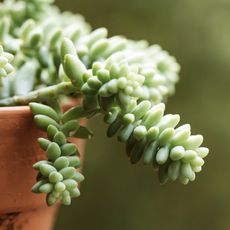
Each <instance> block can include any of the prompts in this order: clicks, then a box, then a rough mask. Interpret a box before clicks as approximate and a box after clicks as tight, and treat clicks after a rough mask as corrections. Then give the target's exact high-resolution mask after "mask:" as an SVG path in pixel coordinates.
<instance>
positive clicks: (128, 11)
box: [55, 0, 230, 230]
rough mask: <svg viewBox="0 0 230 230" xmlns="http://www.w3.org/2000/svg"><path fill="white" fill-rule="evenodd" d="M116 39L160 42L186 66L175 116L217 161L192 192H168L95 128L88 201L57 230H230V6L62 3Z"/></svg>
mask: <svg viewBox="0 0 230 230" xmlns="http://www.w3.org/2000/svg"><path fill="white" fill-rule="evenodd" d="M57 3H58V5H59V6H60V7H61V8H62V9H63V10H72V11H74V12H79V13H80V14H83V15H84V16H85V18H86V20H87V21H88V22H90V23H91V25H92V27H93V28H97V27H101V26H104V27H107V28H108V29H109V32H110V35H117V34H123V35H126V36H127V37H129V38H132V39H146V40H148V41H149V42H150V43H158V44H160V45H162V47H163V48H164V49H166V50H168V51H169V52H170V53H171V54H172V55H174V56H175V57H176V58H177V60H178V62H179V63H180V64H181V67H182V70H181V74H180V76H181V81H180V83H179V84H178V85H177V93H176V95H175V96H173V97H171V98H170V99H169V103H168V105H167V112H169V113H179V114H180V115H181V120H182V123H187V122H188V123H190V124H191V125H192V130H193V133H201V134H203V135H204V136H205V145H206V146H208V147H209V148H210V150H211V151H210V155H209V157H208V158H207V159H206V164H205V166H204V169H203V171H202V173H201V174H199V175H198V177H197V179H196V181H195V182H193V183H191V184H189V185H188V186H183V185H180V184H179V183H173V184H167V185H164V186H160V185H159V183H158V181H157V177H156V173H155V172H154V171H153V169H152V168H151V167H143V166H142V165H141V164H139V165H136V166H132V165H130V163H129V162H128V160H127V159H126V156H125V152H124V146H123V145H122V144H120V143H118V142H117V141H116V140H115V139H108V138H106V137H105V125H104V124H103V122H102V119H101V118H95V119H94V121H92V122H91V123H90V126H91V128H92V129H93V130H94V131H95V137H94V138H93V139H92V140H91V141H89V142H88V144H87V148H86V156H85V162H84V175H85V177H86V180H85V181H84V183H82V187H81V193H82V195H81V197H80V198H79V199H76V200H74V202H73V205H72V206H71V207H62V208H61V211H60V213H59V216H58V219H57V222H56V226H55V230H64V229H66V230H72V229H73V230H75V229H81V230H91V229H99V230H118V229H121V230H123V229H126V230H145V229H157V230H167V229H170V230H174V229H175V230H178V229H186V230H194V229H196V230H201V229H202V230H203V229H209V230H217V229H218V230H229V229H230V180H229V177H230V166H229V162H230V150H229V146H230V145H229V140H230V132H229V130H230V119H229V117H230V106H229V101H230V91H229V85H230V45H229V42H230V26H229V25H230V0H187V1H184V0H174V1H172V0H116V1H110V0H77V1H73V0H72V1H71V0H59V1H57Z"/></svg>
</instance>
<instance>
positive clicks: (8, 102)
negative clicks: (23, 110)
mask: <svg viewBox="0 0 230 230" xmlns="http://www.w3.org/2000/svg"><path fill="white" fill-rule="evenodd" d="M78 91H79V90H77V88H76V87H75V86H73V85H72V83H71V82H62V83H59V84H57V85H53V86H48V87H46V88H42V89H38V90H35V91H32V92H30V93H28V94H26V95H21V96H13V97H8V98H4V99H0V106H14V105H28V104H29V103H30V102H45V101H47V99H48V100H50V99H51V98H56V97H58V96H59V95H61V94H65V95H69V94H71V93H77V92H78Z"/></svg>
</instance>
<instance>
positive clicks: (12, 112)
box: [0, 98, 81, 119]
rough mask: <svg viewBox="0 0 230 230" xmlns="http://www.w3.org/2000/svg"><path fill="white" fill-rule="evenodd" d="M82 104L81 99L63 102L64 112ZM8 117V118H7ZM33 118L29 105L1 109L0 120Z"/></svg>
mask: <svg viewBox="0 0 230 230" xmlns="http://www.w3.org/2000/svg"><path fill="white" fill-rule="evenodd" d="M80 103H81V98H75V99H70V100H67V101H64V102H63V109H64V111H65V110H67V109H69V108H71V107H72V106H74V105H78V104H80ZM5 115H7V116H5ZM18 116H20V117H22V116H23V117H31V116H32V113H31V111H30V107H29V106H28V105H17V106H4V107H0V119H7V118H12V117H18Z"/></svg>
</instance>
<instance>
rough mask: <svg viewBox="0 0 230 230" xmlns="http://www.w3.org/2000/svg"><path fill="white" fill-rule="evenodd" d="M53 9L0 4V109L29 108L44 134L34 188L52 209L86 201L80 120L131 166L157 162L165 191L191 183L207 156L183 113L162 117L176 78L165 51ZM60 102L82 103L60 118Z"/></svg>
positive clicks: (39, 0) (20, 0) (84, 134)
mask: <svg viewBox="0 0 230 230" xmlns="http://www.w3.org/2000/svg"><path fill="white" fill-rule="evenodd" d="M51 2H52V1H51V0H33V1H27V0H5V1H3V3H0V8H1V9H0V79H1V77H5V76H8V75H10V76H8V77H6V78H4V80H3V81H2V86H1V88H0V106H12V105H29V106H30V109H31V111H32V113H33V114H34V120H35V123H36V125H37V126H38V128H40V129H42V130H44V131H45V132H46V133H47V138H39V139H38V143H39V145H40V147H41V148H42V149H43V150H44V152H45V154H46V157H47V159H46V160H43V161H39V162H37V163H35V164H34V165H33V167H34V169H35V170H37V171H38V176H37V183H36V184H35V185H34V186H33V188H32V191H33V192H34V193H45V194H47V204H48V205H52V204H54V203H56V202H59V201H60V202H62V203H63V204H65V205H69V204H70V203H71V197H77V196H79V195H80V192H79V189H78V184H79V183H80V182H81V181H82V180H83V179H84V177H83V175H82V174H81V173H80V172H79V171H77V170H76V169H78V168H79V166H80V154H79V151H78V147H77V146H76V145H75V144H73V143H71V142H70V138H71V137H77V138H89V137H91V136H92V133H91V131H89V130H88V129H87V128H86V127H84V126H81V125H80V122H79V120H80V119H82V118H87V119H90V118H91V117H93V116H95V115H97V114H101V115H102V116H103V119H104V122H105V123H106V124H107V125H108V127H107V136H108V137H112V136H115V135H116V136H117V139H118V141H120V142H124V143H125V145H126V154H127V157H128V158H129V160H130V162H131V163H132V164H135V163H138V162H140V161H141V162H143V164H145V165H152V166H153V168H154V169H155V170H157V172H158V177H159V181H160V183H162V184H163V183H165V182H167V181H175V180H177V179H178V180H179V181H180V182H181V183H183V184H187V183H188V182H189V181H194V180H195V177H196V173H198V172H200V171H201V169H202V166H203V164H204V160H203V158H205V157H206V156H207V154H208V152H209V150H208V148H206V147H202V146H201V145H202V142H203V137H202V136H201V135H192V134H191V127H190V125H189V124H184V125H178V124H179V121H180V116H179V115H177V114H176V115H173V114H164V111H165V102H166V100H167V97H168V96H170V95H172V94H173V93H174V92H175V85H176V83H177V82H178V80H179V77H178V73H179V70H180V66H179V64H178V63H177V62H176V60H175V58H174V57H172V56H170V55H169V54H168V53H167V52H166V51H164V50H162V49H161V47H160V46H159V45H151V46H149V45H148V43H147V42H146V41H133V40H129V39H126V38H124V37H122V36H114V37H108V32H107V30H106V29H105V28H99V29H96V30H94V31H91V29H90V26H89V25H88V24H87V23H86V22H85V21H84V19H83V18H82V17H81V16H80V15H75V14H71V13H69V12H64V13H61V12H59V10H58V9H57V8H56V7H55V6H53V5H52V4H51ZM3 49H4V51H3ZM12 54H13V55H14V59H13V55H12ZM13 69H14V71H13V73H12V70H13ZM63 96H69V97H79V96H80V97H81V98H82V104H81V105H76V106H73V107H71V108H70V109H69V110H68V111H65V112H63V111H62V110H61V106H60V102H61V101H62V99H63Z"/></svg>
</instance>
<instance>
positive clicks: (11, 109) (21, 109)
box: [0, 106, 32, 119]
mask: <svg viewBox="0 0 230 230" xmlns="http://www.w3.org/2000/svg"><path fill="white" fill-rule="evenodd" d="M4 115H5V116H4ZM19 115H20V116H22V115H23V116H32V113H31V112H30V108H29V106H7V107H0V119H7V118H9V117H17V116H19Z"/></svg>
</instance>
